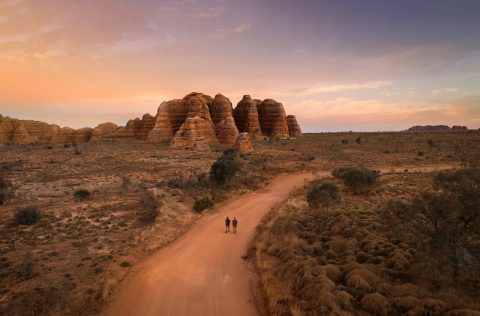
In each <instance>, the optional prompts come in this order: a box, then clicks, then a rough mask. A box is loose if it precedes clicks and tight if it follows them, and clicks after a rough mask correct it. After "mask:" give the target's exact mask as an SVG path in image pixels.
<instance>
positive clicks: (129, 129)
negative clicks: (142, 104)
mask: <svg viewBox="0 0 480 316" xmlns="http://www.w3.org/2000/svg"><path fill="white" fill-rule="evenodd" d="M139 121H140V119H138V118H137V119H136V120H129V121H128V122H127V125H125V127H120V128H119V129H118V130H117V131H116V132H115V134H113V135H112V137H114V138H135V137H136V129H137V128H138V125H139Z"/></svg>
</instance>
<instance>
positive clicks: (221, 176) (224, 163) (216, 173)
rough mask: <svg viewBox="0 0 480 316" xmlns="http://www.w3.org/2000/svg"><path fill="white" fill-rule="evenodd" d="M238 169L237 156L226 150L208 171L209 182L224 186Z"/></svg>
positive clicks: (233, 152)
mask: <svg viewBox="0 0 480 316" xmlns="http://www.w3.org/2000/svg"><path fill="white" fill-rule="evenodd" d="M239 169H240V167H239V163H238V161H237V154H236V153H235V151H233V150H226V151H224V152H223V155H222V156H221V157H220V158H218V159H217V161H216V162H215V163H214V164H213V165H212V167H211V169H210V180H212V181H213V182H215V183H216V184H226V183H227V182H229V181H230V180H231V179H232V178H233V177H234V176H235V174H236V173H237V171H238V170H239Z"/></svg>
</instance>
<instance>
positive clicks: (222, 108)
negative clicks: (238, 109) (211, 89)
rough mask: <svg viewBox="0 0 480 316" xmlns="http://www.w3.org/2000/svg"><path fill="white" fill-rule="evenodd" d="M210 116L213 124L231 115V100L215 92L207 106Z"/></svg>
mask: <svg viewBox="0 0 480 316" xmlns="http://www.w3.org/2000/svg"><path fill="white" fill-rule="evenodd" d="M209 109H210V117H211V118H212V122H213V124H214V125H215V126H217V124H218V123H220V122H221V121H223V120H225V119H226V118H227V117H232V116H233V107H232V102H230V100H229V99H228V98H227V97H225V96H224V95H221V94H217V95H216V96H215V98H214V99H213V101H212V104H211V105H210V107H209Z"/></svg>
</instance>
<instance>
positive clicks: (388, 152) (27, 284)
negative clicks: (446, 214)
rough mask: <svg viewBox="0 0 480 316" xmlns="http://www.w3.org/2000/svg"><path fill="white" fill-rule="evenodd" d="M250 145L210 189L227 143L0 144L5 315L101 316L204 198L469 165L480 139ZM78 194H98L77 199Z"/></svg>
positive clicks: (384, 136) (344, 137)
mask: <svg viewBox="0 0 480 316" xmlns="http://www.w3.org/2000/svg"><path fill="white" fill-rule="evenodd" d="M253 146H254V148H255V151H254V152H250V153H243V154H240V155H239V162H240V164H241V166H242V172H241V174H240V175H238V176H237V177H236V180H235V183H234V184H232V185H231V186H230V187H229V188H227V189H228V190H227V189H218V190H217V189H215V188H212V187H211V186H209V185H205V183H204V181H205V174H207V173H208V172H209V170H210V166H211V164H212V163H213V162H214V161H215V160H216V159H217V158H218V157H219V156H220V155H221V153H222V152H223V150H224V149H226V148H228V147H229V146H225V145H211V146H210V149H209V150H206V151H204V150H202V151H195V150H191V149H189V150H186V149H183V148H171V147H169V146H168V145H167V144H152V143H148V142H145V141H141V140H128V139H118V140H103V141H99V142H90V143H83V144H79V145H78V148H76V149H75V148H74V147H72V146H71V145H66V146H64V145H63V144H55V145H5V146H2V147H0V173H1V176H2V178H4V179H6V180H7V182H8V183H9V186H8V190H7V193H8V194H7V200H6V202H5V203H4V205H2V206H0V231H1V239H0V314H4V313H6V314H7V315H8V314H32V313H36V314H52V313H63V314H95V313H98V312H99V311H100V310H101V309H102V308H103V305H104V304H105V302H107V301H108V300H109V299H110V296H111V294H112V293H113V291H114V290H115V288H116V285H117V284H118V282H119V281H121V280H122V279H123V278H124V277H125V275H126V274H127V273H128V271H129V269H130V266H132V265H134V264H135V263H136V262H138V261H139V260H140V259H142V258H144V257H145V256H146V255H148V254H150V253H152V251H154V250H155V249H158V248H159V247H162V246H163V245H165V244H167V243H169V242H171V241H172V240H175V239H176V238H178V236H180V235H181V234H182V233H183V232H184V231H185V230H187V229H188V227H189V226H190V225H191V224H192V223H193V222H195V220H196V219H197V218H198V217H199V216H200V215H199V214H198V213H196V212H193V211H192V204H193V200H194V199H195V198H196V197H198V196H202V195H209V196H210V197H211V198H212V199H213V200H214V202H221V201H222V200H225V199H227V198H229V197H230V196H232V195H237V194H241V193H242V192H245V191H248V190H254V189H257V188H259V187H260V186H261V185H262V184H263V183H265V182H266V181H268V179H269V178H270V177H272V176H275V175H278V174H280V173H292V172H295V173H296V172H302V171H307V172H308V171H313V172H315V171H317V170H326V169H331V168H333V167H338V166H346V165H362V166H380V165H381V166H406V167H405V168H408V167H409V166H412V167H413V166H420V165H426V164H428V165H444V164H461V163H462V161H463V160H465V157H467V156H468V155H469V154H470V153H471V152H475V151H478V150H479V148H480V134H479V133H478V132H448V133H419V134H413V133H369V134H360V133H330V134H306V135H304V136H303V137H302V138H298V139H290V140H280V139H278V138H276V137H272V138H263V137H257V139H256V140H254V142H253ZM202 179H203V180H202ZM408 181H410V180H408ZM394 187H395V190H400V189H399V188H398V186H394ZM79 189H86V190H88V191H89V192H91V196H90V197H88V198H86V199H84V200H80V199H76V198H75V197H74V192H75V191H77V190H79ZM152 189H153V193H154V196H155V199H156V200H155V203H158V205H157V208H158V209H159V210H160V215H159V217H158V218H157V219H156V220H155V221H154V222H152V223H148V224H145V223H143V222H142V221H141V220H140V216H141V212H142V209H143V208H144V207H145V205H144V201H142V196H143V194H144V192H145V191H146V190H150V191H152ZM402 190H403V189H402ZM411 190H416V187H411ZM387 191H388V192H391V193H392V194H393V191H391V190H387ZM362 203H364V201H361V200H355V199H353V200H352V201H351V204H350V206H349V207H351V208H353V209H355V208H357V209H361V208H362V205H363V204H362ZM26 206H35V207H37V208H38V209H39V210H41V212H42V214H43V216H42V218H41V220H40V221H39V222H38V223H36V224H35V225H32V226H25V225H19V226H16V225H14V217H15V214H16V212H17V211H18V210H19V209H21V208H23V207H26Z"/></svg>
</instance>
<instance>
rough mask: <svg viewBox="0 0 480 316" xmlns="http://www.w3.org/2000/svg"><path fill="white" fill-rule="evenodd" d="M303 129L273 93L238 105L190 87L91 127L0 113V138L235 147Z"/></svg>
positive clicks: (245, 148) (247, 147)
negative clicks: (147, 108) (136, 114)
mask: <svg viewBox="0 0 480 316" xmlns="http://www.w3.org/2000/svg"><path fill="white" fill-rule="evenodd" d="M301 135H302V131H301V129H300V126H299V124H298V123H297V120H296V118H295V116H293V115H288V116H287V115H286V113H285V109H284V107H283V105H282V104H281V103H279V102H277V101H275V100H273V99H266V100H263V101H262V100H258V99H252V98H251V97H250V96H249V95H245V96H243V98H242V100H241V101H240V102H238V104H237V106H236V107H235V108H233V105H232V102H231V101H230V99H228V98H227V97H226V96H224V95H222V94H217V95H216V96H215V97H214V98H212V97H211V96H209V95H205V94H203V93H198V92H192V93H190V94H188V95H186V96H185V97H184V98H182V99H174V100H170V101H166V102H162V103H161V104H160V106H159V107H158V110H157V114H156V115H155V116H152V115H151V114H149V113H147V114H144V115H143V116H142V118H141V119H140V118H135V119H132V120H129V121H128V122H127V124H126V125H125V126H117V125H116V124H114V123H110V122H107V123H102V124H100V125H98V126H97V127H95V128H89V127H85V128H81V129H77V130H75V129H72V128H69V127H60V126H58V125H55V124H48V123H44V122H39V121H32V120H20V119H13V118H10V117H4V116H2V115H0V144H5V143H10V144H57V143H73V142H76V143H83V142H90V141H100V140H102V139H142V140H147V141H148V142H152V143H158V142H169V143H170V144H171V146H172V147H191V148H194V149H197V150H203V149H205V148H208V145H209V144H212V143H222V144H228V145H234V147H235V148H237V149H238V150H240V151H250V150H253V146H252V142H251V139H252V138H254V137H259V136H267V137H279V138H282V139H286V138H296V137H300V136H301Z"/></svg>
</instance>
